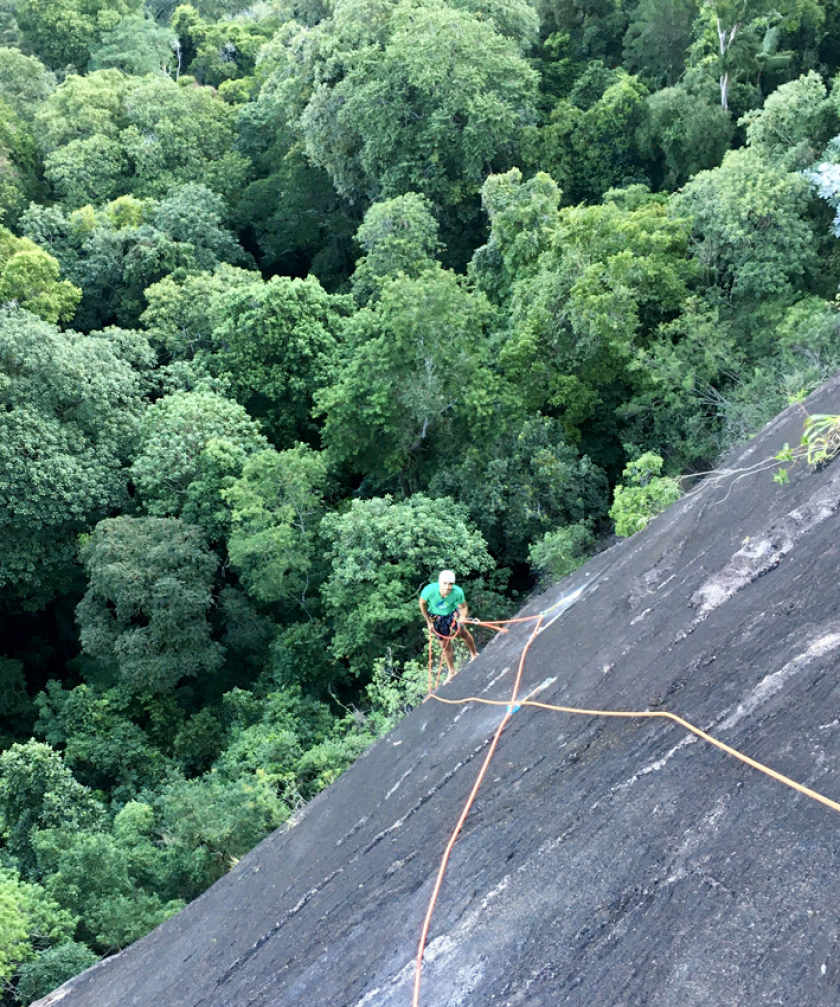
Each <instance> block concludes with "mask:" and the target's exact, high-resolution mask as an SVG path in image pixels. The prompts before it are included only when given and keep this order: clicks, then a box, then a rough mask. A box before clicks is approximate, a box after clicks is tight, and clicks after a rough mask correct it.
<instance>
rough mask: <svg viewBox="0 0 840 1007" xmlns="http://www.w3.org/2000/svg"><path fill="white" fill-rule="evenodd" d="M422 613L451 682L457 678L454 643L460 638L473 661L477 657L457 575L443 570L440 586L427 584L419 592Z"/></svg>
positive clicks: (438, 582) (465, 602) (465, 600)
mask: <svg viewBox="0 0 840 1007" xmlns="http://www.w3.org/2000/svg"><path fill="white" fill-rule="evenodd" d="M420 611H421V612H422V613H423V618H424V619H425V620H426V625H427V626H428V627H429V631H430V632H431V633H434V634H435V636H436V637H438V639H439V640H440V642H441V646H442V648H443V656H444V657H445V658H446V666H447V667H448V668H449V675H448V677H447V679H446V681H447V682H448V681H449V679H450V678H452V676H453V675H454V674H455V655H454V653H453V652H452V641H453V640H454V639H455V637H456V636H460V637H461V639H462V640H463V641H464V643H465V644H466V645H467V649H468V650H469V652H470V660H471V661H474V660H475V659H476V658H477V657H478V651H477V650H476V648H475V640H474V639H473V637H472V634H471V633H470V631H469V630H468V629H466V627H465V626H464V623H465V622H467V621H468V614H469V610H468V608H467V599H466V598H465V597H464V592H463V591H462V590H461V588H460V587H456V586H455V574H454V573H453V572H452V571H451V570H441V572H440V576H439V577H438V580H437V584H434V583H432V584H427V585H426V587H424V588H423V590H422V591H421V592H420Z"/></svg>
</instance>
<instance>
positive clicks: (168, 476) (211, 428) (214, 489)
mask: <svg viewBox="0 0 840 1007" xmlns="http://www.w3.org/2000/svg"><path fill="white" fill-rule="evenodd" d="M267 448H268V441H267V440H266V439H265V437H264V436H263V435H262V433H261V432H260V428H259V424H258V423H257V422H256V421H255V420H252V419H251V418H250V416H248V414H247V413H246V412H245V410H244V409H243V408H242V406H240V405H239V404H238V403H236V402H231V401H230V399H226V398H223V397H222V396H221V395H217V394H215V393H214V392H209V391H193V392H176V393H174V394H172V395H167V396H164V398H162V399H158V401H157V402H156V403H155V404H154V405H153V406H152V407H151V408H150V409H149V410H148V411H147V412H146V414H145V416H144V417H143V423H142V426H141V428H140V438H139V443H138V448H137V453H136V455H135V459H134V463H133V465H132V466H131V478H132V480H133V482H134V485H135V487H136V489H137V493H138V496H139V499H140V504H141V507H142V509H143V510H144V511H145V512H146V513H147V514H151V515H154V516H155V517H180V518H183V520H184V521H187V522H189V523H190V524H194V525H198V527H200V528H201V529H202V530H203V531H204V534H205V535H206V536H207V538H208V540H209V541H210V542H213V543H216V542H222V541H224V540H226V539H227V537H228V534H229V531H230V511H229V507H228V505H227V504H226V503H225V499H224V493H225V491H226V490H227V489H228V488H229V487H230V486H232V485H233V483H234V481H235V480H236V479H238V478H239V477H240V475H241V474H242V469H243V466H244V465H245V463H246V462H247V460H248V458H249V457H250V456H252V455H254V454H255V453H257V452H260V451H264V450H265V449H267Z"/></svg>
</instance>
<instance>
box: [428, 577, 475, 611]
mask: <svg viewBox="0 0 840 1007" xmlns="http://www.w3.org/2000/svg"><path fill="white" fill-rule="evenodd" d="M420 597H421V598H422V599H423V601H425V602H426V607H427V608H428V610H429V615H452V613H453V612H454V611H455V609H456V608H458V606H459V605H464V604H466V601H467V599H466V598H465V597H464V592H463V591H462V590H461V589H460V587H458V585H457V584H454V585H453V587H452V590H451V591H450V592H449V594H448V595H447V596H446V597H445V598H441V596H440V591H439V590H438V585H437V584H427V585H426V587H424V588H423V590H422V591H421V592H420Z"/></svg>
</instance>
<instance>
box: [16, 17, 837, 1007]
mask: <svg viewBox="0 0 840 1007" xmlns="http://www.w3.org/2000/svg"><path fill="white" fill-rule="evenodd" d="M838 70H840V3H838V2H837V0H782V2H781V3H775V2H770V0H702V2H698V0H534V2H531V0H257V2H255V3H253V4H252V5H250V6H248V5H247V0H194V2H193V3H192V4H181V5H179V4H178V3H177V2H174V0H145V4H144V3H143V0H109V2H108V3H106V2H105V0H2V2H0V215H1V216H0V983H2V1001H1V1002H2V1004H3V1005H4V1007H10V1005H12V1004H18V1003H28V1002H30V1001H31V1000H32V999H35V998H36V997H38V996H41V995H43V994H44V993H46V992H47V991H49V990H50V989H52V988H53V987H54V986H56V985H58V984H59V983H60V982H61V981H63V980H64V979H66V978H67V977H69V976H70V975H73V974H75V973H76V972H78V971H80V970H81V969H82V968H84V967H86V966H87V965H89V964H90V963H92V962H94V961H95V960H96V959H97V958H98V957H100V956H102V955H106V954H109V953H112V952H114V951H116V950H118V949H119V948H122V947H124V946H125V945H126V944H128V943H129V942H131V941H133V940H135V939H137V938H138V937H140V936H142V935H143V934H144V933H145V932H146V931H148V930H149V929H150V928H151V927H153V926H155V925H156V924H158V923H159V922H161V921H162V920H163V919H165V918H166V917H167V916H169V915H171V914H172V913H174V912H176V911H177V910H178V909H179V908H180V907H181V906H183V905H184V904H185V902H186V901H187V900H189V899H192V898H194V897H195V896H197V895H198V894H199V893H200V892H202V891H203V890H204V889H205V888H206V887H207V886H208V885H209V884H211V883H212V882H213V881H215V880H216V879H218V878H219V877H220V876H221V875H222V874H223V873H224V872H225V871H227V870H229V869H230V867H231V865H232V864H234V863H235V862H236V860H237V858H239V857H240V856H242V855H243V854H244V853H245V852H246V851H247V850H249V849H250V848H251V847H252V846H253V845H254V844H255V843H257V842H258V841H259V840H260V839H262V838H263V837H264V836H266V835H267V834H268V833H269V832H270V831H271V830H272V829H274V828H276V827H277V826H279V825H281V824H283V823H284V822H293V821H294V816H295V815H296V814H297V813H299V810H300V809H301V808H302V807H303V806H304V805H305V803H306V802H307V801H308V800H309V799H310V798H311V797H312V796H313V795H314V794H315V793H317V792H318V791H319V790H320V789H322V788H323V787H324V786H326V785H327V784H328V783H329V782H330V781H331V780H333V779H334V778H335V777H336V776H337V775H338V774H339V773H340V772H341V771H342V770H343V769H344V768H345V767H346V766H347V765H348V764H349V763H350V762H351V761H352V760H353V759H354V758H355V757H356V756H357V755H359V754H360V753H361V752H362V751H363V750H364V749H365V748H366V747H367V746H368V745H369V744H370V743H371V741H372V740H374V739H375V738H376V737H377V736H378V735H380V734H381V733H382V732H383V731H385V730H387V729H388V728H389V727H390V726H391V725H393V723H394V722H395V720H396V719H397V718H398V717H399V716H400V715H401V713H402V712H404V710H405V709H407V708H408V707H409V706H410V705H411V704H412V702H415V701H416V698H417V695H418V694H419V691H420V690H422V688H423V684H424V677H425V675H426V665H425V656H424V647H425V638H424V634H423V629H424V627H423V622H422V620H421V619H420V615H419V611H418V608H417V597H418V592H419V590H420V589H421V588H422V587H423V585H424V584H425V583H426V582H427V581H428V580H429V579H430V578H434V577H435V576H436V574H437V572H438V570H439V569H440V568H441V567H451V568H453V569H454V570H456V571H457V574H458V579H459V583H462V584H463V585H464V586H465V588H466V590H467V597H468V600H469V602H470V605H471V608H472V610H473V612H474V613H475V614H477V615H480V616H482V615H483V616H485V617H495V618H500V617H503V616H504V615H506V614H508V613H509V612H511V611H512V610H513V609H514V608H515V607H516V605H517V599H520V601H521V598H522V596H523V594H524V593H527V592H528V591H530V590H532V589H533V588H534V587H535V586H536V585H537V584H538V583H539V582H540V580H541V579H542V580H545V579H548V578H552V577H559V576H561V575H563V574H564V573H567V572H569V571H570V570H572V569H573V568H574V567H575V565H576V564H578V563H579V562H580V561H581V559H582V558H583V557H584V556H585V555H587V553H588V551H590V550H591V549H592V548H593V547H594V546H595V545H596V543H597V542H598V541H599V540H603V538H604V537H605V536H606V535H608V534H610V533H611V530H612V528H613V527H615V529H616V531H617V532H618V533H619V534H630V533H632V532H633V531H634V530H635V529H636V528H638V527H640V526H641V525H642V524H644V521H645V520H646V517H647V516H648V515H649V513H652V512H653V511H655V510H656V509H657V507H661V506H662V505H664V504H665V503H667V502H668V501H669V500H670V499H672V498H673V497H674V495H675V494H676V493H677V492H678V489H677V483H676V481H675V478H674V477H676V476H679V475H680V474H684V473H691V472H701V471H703V470H705V469H707V468H708V467H709V466H711V465H713V464H714V463H715V461H716V459H718V458H719V457H720V455H721V453H722V452H724V451H725V450H726V449H727V448H729V447H731V446H732V445H734V444H736V443H738V442H739V441H741V440H743V439H744V438H746V437H748V436H749V435H751V434H752V433H754V432H755V431H756V430H757V429H758V428H759V427H760V426H761V424H762V423H763V422H765V421H766V420H767V419H768V418H769V417H770V416H772V415H773V414H774V413H775V412H776V411H777V410H779V409H780V408H782V407H784V406H786V405H787V404H788V403H789V402H790V401H792V400H796V399H797V398H798V397H801V396H802V395H804V394H805V393H807V392H809V391H811V390H812V389H813V388H815V387H816V386H817V385H818V384H819V383H820V382H821V381H822V380H824V379H825V377H826V376H828V375H829V374H830V373H831V372H832V371H833V370H834V369H835V368H836V367H837V366H838V365H840V339H838V308H837V304H836V303H835V295H836V292H837V288H838V281H840V247H838V235H840V217H837V218H836V217H835V215H836V214H837V212H838V208H840V86H838V85H837V80H838V77H837V75H838ZM634 491H635V492H634ZM485 639H486V637H485Z"/></svg>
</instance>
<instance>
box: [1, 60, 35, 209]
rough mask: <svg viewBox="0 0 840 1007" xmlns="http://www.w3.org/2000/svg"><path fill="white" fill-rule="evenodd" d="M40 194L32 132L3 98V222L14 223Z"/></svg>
mask: <svg viewBox="0 0 840 1007" xmlns="http://www.w3.org/2000/svg"><path fill="white" fill-rule="evenodd" d="M0 58H2V57H1V56H0ZM40 194H41V185H40V182H39V179H38V159H37V156H36V152H35V141H34V139H33V136H32V132H31V130H30V129H29V127H28V126H27V125H26V124H25V123H24V121H23V120H22V118H21V117H20V116H18V114H17V113H16V112H15V111H14V110H13V109H12V107H11V106H10V105H9V104H7V102H5V101H4V100H3V99H2V98H0V221H2V220H3V219H5V220H6V221H7V222H8V223H9V224H11V225H12V226H14V225H15V224H16V223H17V221H18V218H19V217H20V214H21V212H22V211H23V210H24V208H25V207H26V204H27V203H28V202H29V201H30V200H32V199H35V198H36V197H37V196H39V195H40Z"/></svg>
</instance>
